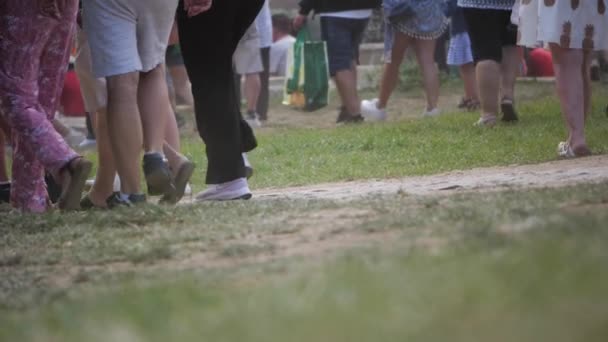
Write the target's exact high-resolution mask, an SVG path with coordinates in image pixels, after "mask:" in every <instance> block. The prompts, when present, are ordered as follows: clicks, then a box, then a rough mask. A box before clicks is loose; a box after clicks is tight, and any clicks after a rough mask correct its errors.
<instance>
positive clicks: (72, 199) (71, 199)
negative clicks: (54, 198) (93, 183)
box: [58, 157, 93, 210]
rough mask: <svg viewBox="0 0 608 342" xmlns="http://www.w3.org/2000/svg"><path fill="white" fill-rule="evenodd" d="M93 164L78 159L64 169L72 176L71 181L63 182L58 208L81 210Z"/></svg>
mask: <svg viewBox="0 0 608 342" xmlns="http://www.w3.org/2000/svg"><path fill="white" fill-rule="evenodd" d="M92 167H93V163H91V162H90V161H88V160H85V159H83V158H82V157H78V158H76V159H72V160H71V161H70V162H68V164H67V165H66V166H65V167H64V168H63V170H64V171H67V172H68V173H69V175H70V179H69V181H67V182H66V181H63V184H62V189H61V190H62V191H61V196H59V200H58V206H59V209H61V210H78V209H80V197H81V196H82V191H83V190H84V187H85V183H86V181H87V177H88V176H89V173H90V172H91V168H92Z"/></svg>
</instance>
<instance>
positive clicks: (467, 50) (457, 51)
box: [448, 32, 473, 66]
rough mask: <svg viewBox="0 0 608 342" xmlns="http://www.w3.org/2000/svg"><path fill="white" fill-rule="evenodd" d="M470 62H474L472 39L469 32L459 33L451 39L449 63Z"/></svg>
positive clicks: (461, 63)
mask: <svg viewBox="0 0 608 342" xmlns="http://www.w3.org/2000/svg"><path fill="white" fill-rule="evenodd" d="M468 63H473V52H472V51H471V40H470V39H469V34H468V33H466V32H463V33H458V34H456V35H454V36H452V38H451V39H450V48H449V50H448V65H456V66H460V65H464V64H468Z"/></svg>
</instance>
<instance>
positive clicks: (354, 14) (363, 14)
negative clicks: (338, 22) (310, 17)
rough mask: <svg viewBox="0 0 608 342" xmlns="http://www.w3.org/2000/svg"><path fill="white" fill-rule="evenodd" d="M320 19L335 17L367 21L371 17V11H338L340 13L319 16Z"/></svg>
mask: <svg viewBox="0 0 608 342" xmlns="http://www.w3.org/2000/svg"><path fill="white" fill-rule="evenodd" d="M319 16H320V17H336V18H349V19H367V18H369V17H371V16H372V10H371V9H360V10H351V11H340V12H327V13H321V14H319Z"/></svg>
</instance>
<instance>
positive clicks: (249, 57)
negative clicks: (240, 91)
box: [232, 23, 264, 75]
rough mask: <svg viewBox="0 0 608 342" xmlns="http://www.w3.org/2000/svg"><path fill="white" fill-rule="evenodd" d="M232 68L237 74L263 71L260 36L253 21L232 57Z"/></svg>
mask: <svg viewBox="0 0 608 342" xmlns="http://www.w3.org/2000/svg"><path fill="white" fill-rule="evenodd" d="M232 60H233V63H234V69H235V70H236V73H237V74H239V75H248V74H257V73H260V72H262V71H264V65H263V64H262V55H261V53H260V36H259V34H258V30H257V28H256V26H255V23H253V24H252V25H251V26H250V27H249V29H247V32H246V33H245V35H244V36H243V38H241V41H240V42H239V45H238V46H237V47H236V51H234V55H233V57H232Z"/></svg>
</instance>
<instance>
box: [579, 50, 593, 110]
mask: <svg viewBox="0 0 608 342" xmlns="http://www.w3.org/2000/svg"><path fill="white" fill-rule="evenodd" d="M591 59H592V55H591V53H590V52H588V51H583V66H582V69H581V72H582V74H583V90H584V97H583V99H584V101H585V119H587V117H588V116H589V114H590V113H591V89H592V88H591Z"/></svg>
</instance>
